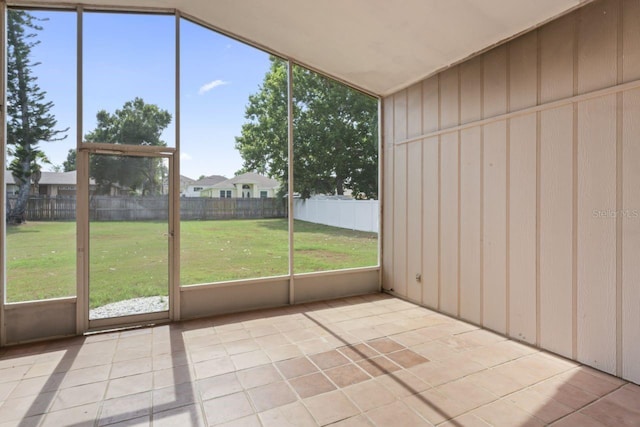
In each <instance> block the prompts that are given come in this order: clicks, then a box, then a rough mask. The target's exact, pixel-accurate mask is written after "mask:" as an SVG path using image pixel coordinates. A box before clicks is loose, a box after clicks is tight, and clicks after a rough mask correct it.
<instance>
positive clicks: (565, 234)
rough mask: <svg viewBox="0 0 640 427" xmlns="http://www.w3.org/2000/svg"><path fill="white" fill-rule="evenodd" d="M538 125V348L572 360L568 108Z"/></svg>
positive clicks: (546, 114)
mask: <svg viewBox="0 0 640 427" xmlns="http://www.w3.org/2000/svg"><path fill="white" fill-rule="evenodd" d="M540 120H541V125H540V131H541V135H540V344H541V345H542V347H544V348H547V349H549V350H551V351H553V352H556V353H558V354H561V355H563V356H565V357H571V353H572V339H573V338H572V335H573V316H572V313H573V307H572V306H573V294H572V288H573V266H572V263H573V243H572V242H573V231H572V230H573V191H574V189H573V107H572V106H570V105H569V106H566V107H561V108H558V109H555V110H550V111H544V112H542V114H541V119H540Z"/></svg>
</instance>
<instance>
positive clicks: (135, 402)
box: [98, 391, 151, 426]
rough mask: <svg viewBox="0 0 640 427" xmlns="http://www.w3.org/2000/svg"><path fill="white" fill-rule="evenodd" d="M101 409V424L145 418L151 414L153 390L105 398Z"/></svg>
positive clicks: (99, 423)
mask: <svg viewBox="0 0 640 427" xmlns="http://www.w3.org/2000/svg"><path fill="white" fill-rule="evenodd" d="M101 406H102V408H101V409H100V418H99V421H98V425H99V426H104V425H108V424H115V423H120V422H123V421H127V420H133V419H139V418H144V419H146V420H147V421H148V418H149V417H148V416H149V414H151V392H150V391H148V392H145V393H140V394H134V395H131V396H124V397H119V398H117V399H110V400H105V401H104V402H103V403H102V405H101Z"/></svg>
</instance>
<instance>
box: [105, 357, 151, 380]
mask: <svg viewBox="0 0 640 427" xmlns="http://www.w3.org/2000/svg"><path fill="white" fill-rule="evenodd" d="M152 362H153V359H152V358H151V357H145V358H142V359H136V360H129V361H125V362H116V363H114V364H113V365H111V372H110V374H109V378H121V377H128V376H130V375H136V374H144V373H145V372H151V367H152Z"/></svg>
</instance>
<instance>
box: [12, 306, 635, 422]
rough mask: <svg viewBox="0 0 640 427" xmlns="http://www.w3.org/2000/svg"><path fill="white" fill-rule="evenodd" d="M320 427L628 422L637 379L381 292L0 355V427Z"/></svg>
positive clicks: (24, 348) (30, 347)
mask: <svg viewBox="0 0 640 427" xmlns="http://www.w3.org/2000/svg"><path fill="white" fill-rule="evenodd" d="M639 363H640V361H639ZM329 424H331V425H335V426H370V425H378V426H422V425H424V426H429V425H438V426H451V427H460V426H508V427H514V426H541V425H548V424H551V425H554V426H558V427H567V426H579V427H591V426H593V427H596V426H604V425H607V426H639V425H640V387H639V386H637V385H633V384H629V383H626V382H625V381H622V380H620V379H618V378H615V377H612V376H609V375H606V374H603V373H600V372H597V371H595V370H593V369H590V368H586V367H584V366H580V365H579V364H577V363H574V362H571V361H567V360H565V359H562V358H559V357H556V356H553V355H550V354H548V353H545V352H541V351H538V350H536V349H533V348H531V347H528V346H526V345H522V344H519V343H516V342H513V341H510V340H506V339H505V338H504V337H501V336H499V335H496V334H493V333H491V332H487V331H484V330H482V329H478V328H477V327H475V326H471V325H468V324H466V323H463V322H460V321H456V320H454V319H451V318H449V317H447V316H443V315H441V314H437V313H435V312H433V311H430V310H427V309H425V308H420V307H418V306H416V305H414V304H411V303H408V302H406V301H402V300H400V299H396V298H393V297H390V296H388V295H384V294H378V295H369V296H362V297H352V298H346V299H340V300H333V301H326V302H320V303H313V304H304V305H299V306H294V307H286V308H280V309H272V310H261V311H255V312H250V313H243V314H235V315H227V316H218V317H212V318H208V319H203V320H197V321H189V322H182V323H176V324H172V325H162V326H157V327H153V328H145V329H136V330H129V331H123V332H117V333H103V334H96V335H91V336H87V337H78V338H72V339H67V340H58V341H51V342H47V343H39V344H32V345H25V346H19V347H10V348H6V349H4V350H2V351H1V352H0V426H21V427H27V426H55V427H59V426H85V425H86V426H106V425H113V426H116V425H118V426H148V425H154V426H164V425H167V426H190V425H194V426H199V425H202V426H206V425H225V426H278V427H280V426H287V425H292V426H316V425H329Z"/></svg>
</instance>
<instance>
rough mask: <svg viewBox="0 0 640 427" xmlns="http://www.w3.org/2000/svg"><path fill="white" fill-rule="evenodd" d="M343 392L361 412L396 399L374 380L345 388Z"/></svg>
mask: <svg viewBox="0 0 640 427" xmlns="http://www.w3.org/2000/svg"><path fill="white" fill-rule="evenodd" d="M343 392H344V394H346V395H347V396H348V397H349V398H350V399H351V401H352V402H353V403H355V404H356V405H357V406H358V408H360V410H361V411H362V412H366V411H368V410H370V409H373V408H376V407H378V406H384V405H387V404H389V403H391V402H393V401H394V400H396V397H395V396H394V395H393V394H392V393H391V392H390V391H389V390H387V389H386V388H385V387H383V386H382V385H381V384H380V383H379V382H377V381H374V380H369V381H364V382H361V383H359V384H354V385H352V386H349V387H347V388H345V389H344V390H343Z"/></svg>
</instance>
